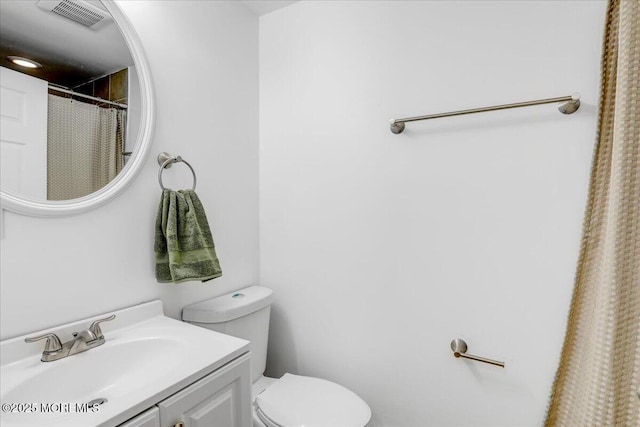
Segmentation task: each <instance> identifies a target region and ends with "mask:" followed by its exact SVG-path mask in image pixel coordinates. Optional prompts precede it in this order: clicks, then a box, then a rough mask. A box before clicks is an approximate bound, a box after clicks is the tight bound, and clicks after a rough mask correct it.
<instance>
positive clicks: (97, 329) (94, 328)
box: [89, 314, 116, 338]
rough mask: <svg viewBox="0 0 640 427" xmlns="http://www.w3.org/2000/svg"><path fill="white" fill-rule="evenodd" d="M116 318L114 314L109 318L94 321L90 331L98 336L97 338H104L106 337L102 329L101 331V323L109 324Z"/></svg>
mask: <svg viewBox="0 0 640 427" xmlns="http://www.w3.org/2000/svg"><path fill="white" fill-rule="evenodd" d="M115 318H116V315H115V314H112V315H111V316H109V317H105V318H104V319H98V320H96V321H94V322H93V323H92V324H91V326H89V331H91V332H93V333H94V334H95V336H96V338H102V337H104V335H103V334H102V329H100V323H102V322H107V321H109V320H113V319H115Z"/></svg>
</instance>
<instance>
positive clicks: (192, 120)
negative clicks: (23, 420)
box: [0, 1, 258, 338]
mask: <svg viewBox="0 0 640 427" xmlns="http://www.w3.org/2000/svg"><path fill="white" fill-rule="evenodd" d="M120 4H121V7H122V8H123V10H124V11H125V13H126V14H127V15H128V16H129V18H130V20H131V21H132V23H133V25H134V27H135V28H136V30H137V32H138V34H139V36H140V38H141V40H142V43H143V45H144V49H145V50H146V53H147V57H148V59H149V62H150V66H151V72H152V75H153V79H154V83H155V90H156V100H157V114H156V130H155V137H154V143H153V147H152V149H151V155H150V156H149V159H148V160H147V162H146V165H145V167H144V169H143V171H142V172H141V174H140V175H139V176H138V177H137V179H136V180H135V182H134V183H133V184H132V185H131V186H130V187H129V188H128V189H127V190H126V191H125V192H124V194H122V195H120V196H119V197H118V198H117V199H115V200H114V201H113V202H111V203H109V204H108V205H107V206H105V207H102V208H100V209H98V210H95V211H92V212H90V213H87V214H83V215H78V216H73V217H67V218H59V219H41V218H30V217H24V216H18V215H15V214H12V213H9V212H7V213H5V217H4V220H5V221H4V227H5V229H4V239H2V242H1V245H2V247H1V250H2V256H1V258H0V259H1V282H0V290H1V294H0V315H1V321H0V325H1V337H2V338H8V337H11V336H15V335H20V334H23V333H28V332H31V331H35V330H38V329H42V328H44V327H48V326H53V325H55V324H60V323H65V322H68V321H71V320H76V319H81V318H83V317H87V316H91V315H95V314H98V313H101V312H107V311H111V310H115V309H117V308H120V307H124V306H129V305H133V304H137V303H139V302H143V301H148V300H152V299H156V298H161V299H162V300H163V301H164V304H165V311H166V312H167V313H168V314H169V315H171V316H173V317H179V315H180V309H181V307H182V306H183V305H185V304H188V303H191V302H195V301H197V300H200V299H205V298H209V297H213V296H217V295H220V294H223V293H226V292H230V291H231V290H233V289H238V288H240V287H244V286H248V285H252V284H255V283H256V282H257V279H258V214H257V212H258V206H257V205H258V106H257V105H258V62H257V58H258V25H257V17H256V16H255V15H253V14H252V13H251V12H249V11H248V9H246V8H245V7H244V6H243V5H241V4H237V3H233V2H217V1H216V2H201V1H129V2H122V3H120ZM160 151H168V152H170V153H173V154H179V155H182V156H183V157H184V158H185V159H186V160H187V161H189V162H190V163H191V165H192V166H193V167H194V168H195V170H196V172H197V174H198V188H197V192H198V194H199V195H200V198H201V199H202V201H203V204H204V205H205V208H206V210H207V214H208V217H209V222H210V225H211V227H212V229H213V234H214V240H215V242H216V249H217V252H218V255H219V257H220V261H221V265H222V268H223V276H222V277H221V278H219V279H216V280H213V281H210V282H207V283H206V284H200V283H198V282H191V283H188V284H181V285H167V284H158V283H156V280H155V277H154V264H153V262H154V258H153V228H154V221H155V213H156V209H157V204H158V201H159V197H160V188H159V186H158V181H157V172H158V164H157V163H156V159H155V158H156V155H157V153H158V152H160ZM190 176H191V175H190V173H189V170H188V169H187V168H186V167H183V166H180V165H176V166H174V167H173V168H171V169H169V170H167V171H166V172H165V185H168V186H174V185H175V187H176V188H178V187H180V186H181V185H180V184H181V183H180V182H179V181H180V180H182V179H184V183H183V184H184V186H190V185H191V179H190Z"/></svg>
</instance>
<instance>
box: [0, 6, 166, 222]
mask: <svg viewBox="0 0 640 427" xmlns="http://www.w3.org/2000/svg"><path fill="white" fill-rule="evenodd" d="M102 3H103V4H104V6H105V8H106V9H107V10H108V11H109V13H111V16H113V19H114V20H115V22H116V23H117V25H118V27H119V28H120V31H121V32H122V36H123V38H124V40H125V42H126V43H127V46H128V47H129V51H130V52H131V57H132V58H133V62H134V64H135V67H136V71H137V73H138V78H139V80H140V104H141V105H140V132H139V134H138V141H137V142H136V144H135V145H134V150H133V154H132V155H131V157H130V158H129V160H128V161H127V164H126V166H125V167H124V168H123V169H122V171H121V172H120V173H119V174H118V176H116V177H115V178H114V179H113V180H112V181H111V182H110V183H109V184H107V185H105V186H104V187H103V188H101V189H100V190H98V191H96V192H94V193H91V194H89V195H87V196H84V197H80V198H78V199H72V200H66V201H39V200H31V199H25V198H23V197H20V196H18V195H16V194H13V193H10V192H6V191H2V190H0V207H1V208H2V209H6V210H8V211H11V212H16V213H19V214H24V215H30V216H39V217H55V216H65V215H75V214H79V213H83V212H87V211H90V210H92V209H95V208H97V207H100V206H102V205H104V204H105V203H107V202H109V201H111V200H112V199H113V198H114V197H116V196H117V195H118V194H120V193H121V192H122V191H123V190H124V189H125V188H126V187H127V186H128V185H129V184H130V183H131V182H132V181H133V179H134V178H135V176H136V175H137V174H138V173H139V172H140V170H141V169H142V167H143V164H144V160H145V159H146V157H147V153H148V152H149V148H150V146H151V139H152V136H153V129H154V120H155V109H154V107H155V103H154V93H153V83H152V80H151V72H150V69H149V64H148V62H147V58H146V56H145V53H144V49H143V48H142V43H141V41H140V39H139V38H138V35H137V34H136V32H135V30H134V28H133V25H132V24H131V22H130V21H129V19H128V18H127V17H126V15H125V14H124V12H123V11H122V10H121V9H120V7H119V6H118V5H117V4H116V2H115V0H102Z"/></svg>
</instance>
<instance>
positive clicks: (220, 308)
mask: <svg viewBox="0 0 640 427" xmlns="http://www.w3.org/2000/svg"><path fill="white" fill-rule="evenodd" d="M272 299H273V292H272V291H271V290H270V289H267V288H264V287H261V286H251V287H248V288H245V289H241V290H239V291H236V292H232V293H230V294H227V295H222V296H220V297H216V298H212V299H209V300H206V301H202V302H199V303H196V304H192V305H189V306H187V307H185V308H184V309H183V310H182V319H183V320H184V321H185V322H189V323H192V324H194V325H197V326H201V327H204V328H208V329H212V330H215V331H217V332H221V333H224V334H228V335H233V336H236V337H239V338H243V339H246V340H248V341H249V342H250V350H251V381H252V399H253V401H252V408H253V425H254V427H283V426H286V427H328V426H331V427H365V426H366V425H367V424H368V423H369V420H370V419H371V409H370V408H369V406H368V405H367V403H366V402H365V401H364V400H363V399H362V398H360V397H359V396H358V395H357V394H355V393H354V392H352V391H351V390H349V389H347V388H345V387H343V386H341V385H339V384H336V383H334V382H331V381H328V380H325V379H321V378H315V377H307V376H302V375H294V374H289V373H287V374H284V375H283V376H282V377H281V378H270V377H265V376H264V375H263V374H264V371H265V367H266V358H267V343H268V335H269V317H270V312H271V301H272Z"/></svg>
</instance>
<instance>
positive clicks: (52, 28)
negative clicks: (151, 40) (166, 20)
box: [0, 0, 133, 88]
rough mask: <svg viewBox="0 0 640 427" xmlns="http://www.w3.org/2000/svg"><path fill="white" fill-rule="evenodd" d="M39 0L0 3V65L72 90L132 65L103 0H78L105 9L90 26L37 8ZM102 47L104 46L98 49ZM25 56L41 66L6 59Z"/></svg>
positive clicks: (124, 44) (3, 0)
mask: <svg viewBox="0 0 640 427" xmlns="http://www.w3.org/2000/svg"><path fill="white" fill-rule="evenodd" d="M38 2H39V0H2V1H0V55H1V57H0V65H1V66H3V67H6V68H10V69H13V70H16V71H19V72H21V73H26V74H30V75H32V76H34V77H37V78H40V79H43V80H47V81H48V82H50V83H54V84H56V85H60V86H64V87H67V88H74V87H76V86H78V85H80V84H83V83H86V82H88V81H91V80H94V79H96V78H98V77H102V76H105V75H108V74H111V73H113V72H115V71H118V70H121V69H123V68H126V67H128V66H130V65H132V64H133V60H132V58H131V55H130V53H129V49H128V47H127V45H126V43H125V42H124V40H123V38H122V36H121V34H120V30H119V29H118V27H117V26H116V25H115V22H114V21H113V19H111V17H110V16H109V14H108V12H107V11H106V9H104V6H103V5H102V4H101V3H100V2H99V1H78V2H77V3H79V4H85V5H87V4H88V5H89V6H91V7H94V8H99V9H100V10H102V11H104V14H105V15H106V16H107V18H106V19H104V20H102V21H101V22H99V23H97V24H96V25H94V26H93V27H87V26H85V25H82V24H80V23H78V22H75V21H72V20H70V19H68V18H65V17H62V16H60V15H58V14H56V13H53V12H50V11H47V10H43V9H42V8H40V7H38ZM96 46H100V49H96V48H95V47H96ZM10 55H12V56H23V57H27V58H29V59H32V60H34V61H37V62H39V63H40V64H42V65H43V67H42V68H38V69H32V70H29V69H25V68H22V67H19V66H17V65H15V64H13V63H12V62H10V61H9V60H8V59H7V56H10Z"/></svg>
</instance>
